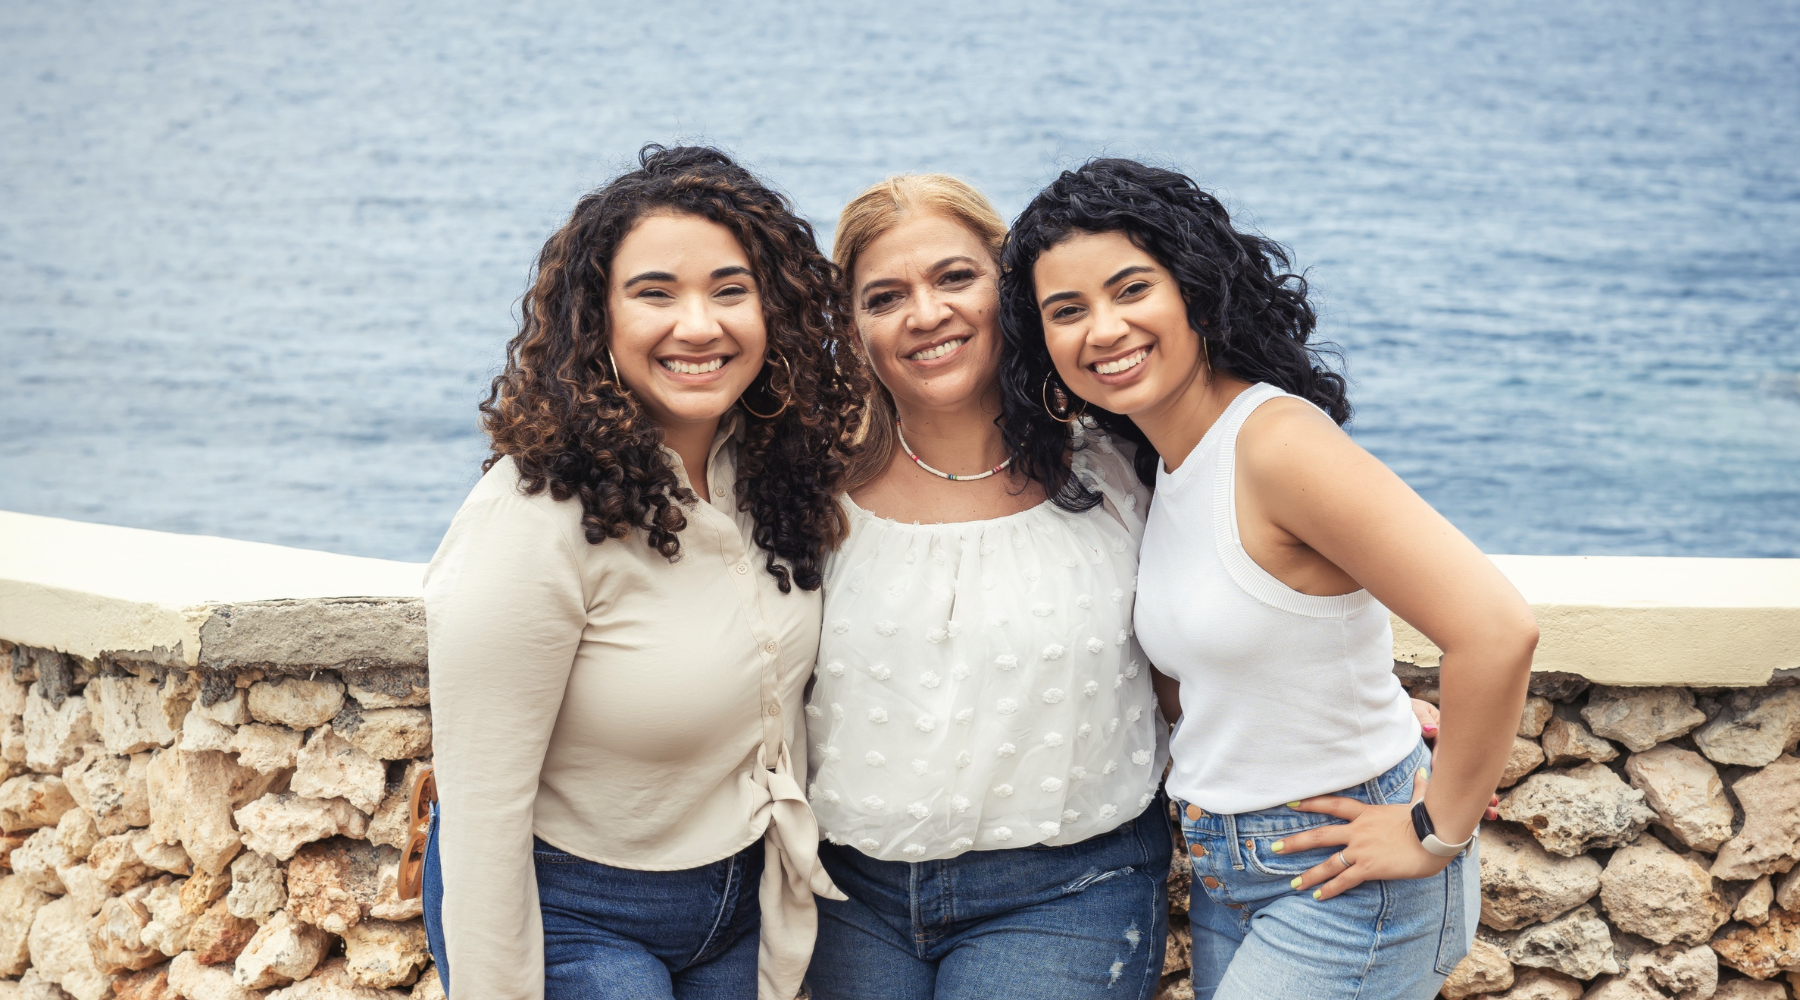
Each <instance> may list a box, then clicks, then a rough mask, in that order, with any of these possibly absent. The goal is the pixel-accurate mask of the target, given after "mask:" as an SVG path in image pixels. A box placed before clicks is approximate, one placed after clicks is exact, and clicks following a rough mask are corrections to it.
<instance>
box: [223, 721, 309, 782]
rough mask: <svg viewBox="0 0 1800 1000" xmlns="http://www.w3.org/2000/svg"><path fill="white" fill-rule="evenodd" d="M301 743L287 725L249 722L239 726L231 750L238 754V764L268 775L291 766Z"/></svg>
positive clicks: (298, 752) (297, 754)
mask: <svg viewBox="0 0 1800 1000" xmlns="http://www.w3.org/2000/svg"><path fill="white" fill-rule="evenodd" d="M300 742H301V735H300V734H299V733H297V732H295V731H294V730H292V729H289V728H288V727H286V726H271V725H266V724H264V723H261V722H252V723H250V724H249V725H245V726H239V727H238V730H237V732H236V733H235V734H234V735H233V736H232V740H231V749H232V750H235V751H237V755H238V763H239V764H242V765H244V766H245V767H249V768H255V769H256V770H258V771H261V772H262V773H264V774H267V773H269V772H270V771H280V770H282V769H283V768H289V767H293V766H294V761H295V758H296V757H298V756H299V754H300Z"/></svg>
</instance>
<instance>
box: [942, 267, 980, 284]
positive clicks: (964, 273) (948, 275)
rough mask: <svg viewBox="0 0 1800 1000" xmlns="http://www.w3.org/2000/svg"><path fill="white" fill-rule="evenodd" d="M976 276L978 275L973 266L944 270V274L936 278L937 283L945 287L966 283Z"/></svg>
mask: <svg viewBox="0 0 1800 1000" xmlns="http://www.w3.org/2000/svg"><path fill="white" fill-rule="evenodd" d="M976 277H978V275H977V274H976V271H975V269H974V268H972V267H959V268H956V269H955V270H952V271H945V272H944V276H943V277H941V278H939V279H938V284H939V285H942V286H945V287H954V286H958V285H966V284H968V283H969V282H971V281H974V280H975V279H976Z"/></svg>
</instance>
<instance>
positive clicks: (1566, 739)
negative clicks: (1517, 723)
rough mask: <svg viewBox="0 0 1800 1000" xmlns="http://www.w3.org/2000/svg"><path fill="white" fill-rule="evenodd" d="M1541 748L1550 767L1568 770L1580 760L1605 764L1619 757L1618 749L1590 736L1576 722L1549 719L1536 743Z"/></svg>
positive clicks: (1583, 727)
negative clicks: (1568, 767) (1541, 736)
mask: <svg viewBox="0 0 1800 1000" xmlns="http://www.w3.org/2000/svg"><path fill="white" fill-rule="evenodd" d="M1538 742H1539V743H1540V744H1542V746H1543V748H1544V760H1545V763H1548V764H1549V765H1550V766H1551V767H1567V766H1569V765H1571V764H1577V763H1580V762H1581V761H1592V762H1594V763H1604V762H1606V761H1609V760H1612V759H1613V758H1615V757H1617V756H1619V748H1618V747H1615V746H1613V745H1612V744H1611V743H1608V742H1606V741H1605V740H1603V739H1601V738H1600V737H1598V736H1595V735H1594V734H1593V733H1590V732H1588V729H1587V727H1586V726H1584V725H1582V724H1581V721H1580V720H1579V719H1565V718H1563V717H1562V716H1560V715H1555V716H1551V718H1550V722H1549V723H1548V724H1547V725H1545V726H1544V735H1543V738H1542V739H1541V740H1539V741H1538Z"/></svg>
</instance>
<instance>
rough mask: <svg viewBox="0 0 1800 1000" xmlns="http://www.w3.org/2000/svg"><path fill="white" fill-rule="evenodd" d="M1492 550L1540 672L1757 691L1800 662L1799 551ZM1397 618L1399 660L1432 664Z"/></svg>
mask: <svg viewBox="0 0 1800 1000" xmlns="http://www.w3.org/2000/svg"><path fill="white" fill-rule="evenodd" d="M1492 558H1493V560H1494V563H1495V565H1497V566H1499V567H1500V570H1501V572H1503V573H1505V574H1506V576H1507V578H1508V579H1510V580H1511V581H1512V582H1513V585H1514V586H1516V587H1518V588H1519V592H1520V593H1522V594H1524V595H1525V599H1526V601H1528V602H1530V604H1531V609H1532V611H1533V612H1534V613H1535V614H1536V615H1537V621H1538V628H1539V630H1540V631H1541V633H1542V638H1541V639H1540V640H1539V643H1538V651H1537V659H1536V661H1535V662H1534V663H1533V670H1535V671H1541V672H1559V673H1570V674H1577V675H1579V676H1581V677H1584V678H1586V679H1588V680H1590V681H1593V682H1594V683H1596V684H1609V685H1617V686H1627V685H1645V686H1652V685H1684V686H1688V687H1755V686H1759V685H1763V684H1767V683H1769V681H1770V680H1771V678H1773V677H1774V676H1775V675H1776V674H1777V673H1779V672H1783V671H1795V670H1800V559H1693V558H1688V559H1675V558H1653V557H1639V556H1494V557H1492ZM1393 621H1394V659H1395V660H1397V661H1399V662H1400V663H1404V664H1412V665H1414V666H1418V667H1436V666H1437V665H1438V661H1439V658H1440V657H1441V656H1442V653H1441V651H1440V650H1439V649H1438V648H1437V647H1436V646H1434V645H1432V643H1431V641H1430V640H1429V639H1426V638H1425V637H1424V636H1423V635H1421V634H1419V632H1418V630H1416V629H1414V628H1413V627H1412V626H1410V625H1408V624H1406V623H1405V622H1403V621H1401V620H1400V619H1398V618H1395V619H1394V620H1393Z"/></svg>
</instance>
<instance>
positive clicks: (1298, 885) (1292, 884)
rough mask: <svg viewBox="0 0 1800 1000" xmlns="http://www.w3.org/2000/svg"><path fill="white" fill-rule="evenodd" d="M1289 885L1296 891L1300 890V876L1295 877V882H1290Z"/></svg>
mask: <svg viewBox="0 0 1800 1000" xmlns="http://www.w3.org/2000/svg"><path fill="white" fill-rule="evenodd" d="M1288 885H1289V886H1290V887H1292V888H1295V889H1298V888H1300V876H1298V875H1295V876H1294V880H1293V881H1292V882H1289V883H1288Z"/></svg>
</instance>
